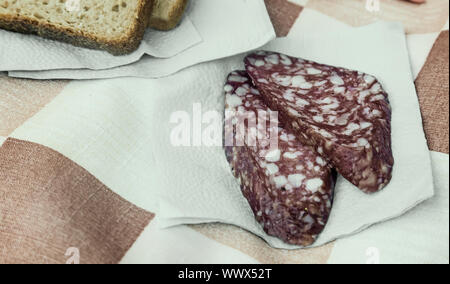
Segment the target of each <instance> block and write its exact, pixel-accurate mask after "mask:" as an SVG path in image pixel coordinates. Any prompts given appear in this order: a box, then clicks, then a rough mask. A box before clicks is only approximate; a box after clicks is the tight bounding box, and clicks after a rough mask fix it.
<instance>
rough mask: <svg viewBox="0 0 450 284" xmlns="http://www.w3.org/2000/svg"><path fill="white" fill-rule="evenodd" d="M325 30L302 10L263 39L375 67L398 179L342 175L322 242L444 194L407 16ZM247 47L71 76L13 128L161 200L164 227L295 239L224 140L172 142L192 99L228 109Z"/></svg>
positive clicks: (341, 62)
mask: <svg viewBox="0 0 450 284" xmlns="http://www.w3.org/2000/svg"><path fill="white" fill-rule="evenodd" d="M305 19H308V17H305ZM321 32H322V34H321V35H320V36H318V35H317V34H316V33H315V31H314V30H311V29H309V28H308V23H307V22H304V21H300V23H299V26H297V27H296V33H295V34H293V33H291V34H290V35H289V37H288V38H285V39H278V40H275V41H273V42H272V43H270V44H269V45H267V46H265V47H264V49H267V50H273V51H278V52H283V53H287V54H290V55H293V56H299V57H303V58H307V59H312V60H316V61H319V62H323V63H327V64H332V65H337V66H343V67H347V68H352V69H356V70H361V71H363V72H367V73H370V74H373V75H375V76H376V77H377V78H378V79H379V80H380V81H381V83H382V84H383V86H384V87H385V89H386V91H387V92H388V93H389V95H390V101H391V104H392V108H393V117H392V118H393V122H392V139H393V152H394V157H395V161H396V164H395V168H394V175H393V179H392V181H391V183H390V184H389V186H387V187H386V188H385V189H384V190H383V191H382V192H380V193H377V194H374V195H366V194H363V193H362V192H361V191H359V190H357V189H356V188H355V187H354V186H352V185H351V184H350V183H349V182H347V181H345V180H344V179H342V178H339V180H338V183H337V186H336V193H335V202H334V206H333V210H332V213H331V217H330V220H329V222H328V224H327V227H326V229H325V231H324V232H323V233H322V234H321V236H320V237H319V239H318V241H317V242H316V243H315V246H319V245H322V244H325V243H327V242H330V241H332V240H335V239H337V238H340V237H343V236H348V235H351V234H354V233H357V232H360V231H362V230H363V229H365V228H367V227H369V226H371V225H373V224H375V223H379V222H383V221H386V220H389V219H392V218H395V217H398V216H400V215H402V214H404V213H405V212H407V211H408V210H410V209H411V208H413V207H415V206H416V205H417V204H419V203H421V202H423V201H424V200H427V199H429V198H430V197H432V196H433V194H434V187H433V179H432V171H431V163H430V156H429V152H428V148H427V144H426V140H425V135H424V132H423V128H422V120H421V115H420V110H419V103H418V99H417V95H416V91H415V87H414V84H413V81H412V74H411V67H410V64H409V60H408V53H407V49H406V41H405V35H404V31H403V29H402V27H401V25H399V24H395V23H377V24H373V25H370V26H367V27H363V28H349V27H341V26H329V28H328V29H327V30H324V31H321ZM380 43H383V44H380ZM243 58H244V55H239V56H235V57H232V58H228V59H222V60H217V61H214V62H209V63H204V64H200V65H197V66H194V67H192V68H188V69H186V70H183V71H181V72H179V73H177V74H175V75H172V76H169V77H165V78H160V79H150V80H149V79H145V80H144V79H137V78H127V79H115V80H102V81H88V82H86V81H82V82H72V83H70V84H69V86H68V87H66V89H65V90H64V91H63V92H62V93H61V94H60V95H59V96H58V97H56V98H55V99H54V100H53V101H52V102H51V103H50V104H48V105H47V106H46V107H45V108H44V109H43V110H42V111H40V112H39V113H38V114H36V115H35V116H34V117H33V118H32V119H30V120H29V121H27V122H26V123H25V124H24V125H22V126H21V127H20V128H19V129H17V130H16V131H15V132H14V133H13V134H12V135H11V136H12V137H14V138H17V139H22V140H27V141H32V142H36V143H39V144H43V145H45V146H48V147H50V148H52V149H54V150H56V151H58V152H60V153H62V154H63V155H65V156H67V157H68V158H70V159H71V160H73V161H74V162H76V163H77V164H79V165H81V166H82V167H84V168H85V169H86V170H88V171H89V172H90V173H92V174H93V175H94V176H96V177H97V178H98V179H99V180H101V181H102V182H103V183H104V184H105V185H107V186H108V187H109V188H111V189H112V190H113V191H115V192H116V193H118V194H119V195H121V196H122V197H124V198H125V199H127V200H128V201H131V202H133V203H135V204H136V205H138V206H140V207H142V208H144V209H147V210H149V211H152V212H155V213H156V214H157V215H158V218H159V220H160V222H159V223H160V224H161V226H163V227H170V226H176V225H180V224H196V223H205V222H222V223H228V224H234V225H237V226H240V227H242V228H244V229H246V230H248V231H250V232H253V233H254V234H256V235H258V236H260V237H261V238H263V239H264V240H266V241H267V242H268V243H269V244H270V245H271V246H273V247H277V248H286V249H295V248H297V247H294V246H289V245H286V244H285V243H283V242H281V241H280V240H279V239H276V238H272V237H269V236H268V235H266V234H265V233H264V232H263V230H262V228H261V227H260V225H259V224H257V223H256V221H255V218H254V216H253V214H252V212H251V210H250V207H249V205H248V203H247V201H246V200H245V199H244V197H243V196H242V194H241V191H240V188H239V185H238V184H237V182H236V180H235V179H234V177H233V176H232V174H231V171H230V167H229V165H228V164H227V162H226V160H225V155H224V152H223V150H222V148H221V147H206V146H197V147H176V146H174V145H172V144H171V135H173V130H174V129H175V128H176V127H177V123H179V121H178V122H177V119H176V118H177V117H178V118H179V117H180V115H181V117H183V116H184V117H187V118H188V119H189V118H190V120H191V121H190V124H191V125H192V126H191V127H194V125H197V127H198V124H196V123H198V122H196V121H198V119H199V118H195V117H192V113H193V108H199V107H201V108H202V111H203V113H206V112H209V111H215V112H218V113H222V112H223V107H224V95H223V84H224V81H225V78H226V76H227V74H228V73H229V72H230V71H232V70H236V69H242V68H244V66H243ZM197 103H199V105H198V104H197ZM180 111H182V112H180ZM174 115H175V116H174ZM218 124H219V129H218V130H217V131H221V127H220V122H219V123H218Z"/></svg>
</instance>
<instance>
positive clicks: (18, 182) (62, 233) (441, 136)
mask: <svg viewBox="0 0 450 284" xmlns="http://www.w3.org/2000/svg"><path fill="white" fill-rule="evenodd" d="M265 2H266V5H267V7H268V11H269V15H270V17H271V20H272V22H273V24H274V27H275V30H276V32H277V35H278V36H279V37H282V36H285V35H287V34H288V33H289V31H290V29H291V27H292V26H293V25H294V23H295V22H296V21H298V19H299V18H301V16H302V12H304V11H305V10H306V9H313V10H315V11H319V12H321V13H323V14H326V15H328V16H330V17H333V18H335V19H337V20H339V21H341V22H344V23H346V24H349V25H351V26H355V27H356V26H362V25H365V24H368V23H371V22H374V21H376V20H378V19H383V20H390V21H401V22H402V23H403V24H404V26H405V29H406V32H407V34H408V37H411V38H419V39H420V38H421V36H422V35H436V38H437V40H436V41H435V42H434V46H433V47H432V48H431V51H430V52H429V55H428V57H427V58H424V59H423V61H424V64H423V67H421V70H420V72H418V75H417V77H416V79H415V84H416V87H417V93H418V99H419V101H420V106H421V111H422V116H423V121H424V129H425V133H426V136H427V139H428V143H429V148H430V150H432V151H437V152H441V153H446V154H448V153H449V97H448V96H449V95H448V94H449V32H448V29H447V31H442V28H443V27H444V25H445V23H446V22H447V21H448V0H429V1H428V2H427V4H425V5H413V4H409V3H407V2H406V1H401V0H383V1H382V6H381V10H380V11H379V12H376V13H373V12H369V11H367V10H366V9H365V6H364V5H361V0H333V1H330V0H291V1H287V0H265ZM430 46H431V45H430ZM427 53H428V52H427ZM424 57H426V56H424ZM69 82H70V81H67V80H46V81H35V80H26V79H14V78H9V77H7V76H5V75H0V138H2V136H3V137H8V136H9V135H10V134H11V133H12V132H13V131H14V130H15V129H17V128H18V127H20V126H21V125H22V124H23V123H24V122H25V121H27V120H28V119H29V118H31V117H32V116H33V115H34V114H36V113H37V112H39V110H41V109H42V108H43V107H44V106H45V105H47V104H48V103H49V102H51V101H52V100H53V99H54V98H55V97H56V96H58V94H59V93H60V92H61V91H62V89H63V88H64V87H65V86H66V85H67V84H68V83H69ZM1 141H2V139H0V144H1ZM4 146H5V145H4ZM0 149H1V151H0V169H6V171H8V170H9V171H10V174H11V176H14V178H12V179H9V180H8V181H7V182H10V184H9V185H8V186H10V187H9V188H7V192H8V195H2V190H3V188H1V187H0V199H1V198H2V197H3V198H4V197H5V196H8V198H9V199H6V201H8V202H4V201H5V200H4V199H3V200H2V203H0V211H1V210H10V212H13V214H10V217H11V218H13V219H14V218H16V219H17V218H19V217H20V216H21V215H20V214H22V213H23V214H25V213H27V212H28V211H26V210H25V209H27V208H28V209H29V212H28V213H27V214H29V215H27V216H25V217H26V218H25V217H24V216H22V217H24V218H22V219H20V221H18V222H16V221H17V220H16V219H14V220H13V219H11V220H12V221H11V222H10V223H7V224H6V225H11V227H6V228H2V225H3V224H2V223H0V252H1V251H3V252H4V251H5V250H6V251H7V252H8V249H11V251H10V253H11V255H9V256H7V258H2V257H4V256H3V255H2V254H1V253H0V263H1V262H2V261H4V262H38V263H39V262H42V258H40V257H41V256H44V257H46V259H48V260H49V262H58V261H59V260H60V258H61V257H62V258H63V259H65V258H64V252H65V250H66V248H65V247H63V246H65V245H66V240H65V237H71V236H73V237H74V238H76V237H77V236H82V240H83V242H82V244H80V245H81V246H84V247H82V249H85V253H89V254H90V256H89V257H88V256H85V258H84V259H85V261H88V262H94V263H95V262H102V263H103V262H112V263H114V262H118V261H119V260H120V259H121V258H122V256H123V254H125V252H127V251H128V250H129V248H130V246H131V245H132V244H133V243H134V242H135V241H136V238H137V237H138V236H139V235H140V234H141V233H142V232H143V233H142V235H141V237H139V239H138V241H137V242H136V243H138V245H135V246H134V247H135V249H137V250H139V249H141V246H140V245H142V244H144V248H148V246H151V244H152V243H155V244H154V245H155V250H156V251H158V250H159V251H162V250H164V252H165V253H166V254H167V253H170V251H171V249H172V250H173V251H174V257H176V256H178V255H179V254H180V253H181V254H182V253H183V250H184V253H186V254H187V252H186V250H187V249H189V248H197V249H198V251H201V250H202V249H203V248H204V247H205V246H207V245H209V246H210V248H214V249H212V250H214V251H216V252H221V253H223V254H224V255H225V254H228V253H233V256H234V257H236V253H237V252H238V251H239V252H242V253H243V255H244V256H249V257H251V258H252V259H254V260H257V261H258V262H261V263H326V262H327V261H328V260H329V258H330V255H331V254H332V251H333V250H334V249H335V248H336V246H335V244H334V243H331V244H328V245H325V246H323V247H320V248H315V249H311V250H299V251H285V250H276V249H273V248H271V247H269V246H267V245H266V244H265V243H264V242H263V241H262V240H261V239H259V238H258V237H256V236H254V235H252V234H250V233H248V232H245V231H243V230H242V229H239V228H236V227H233V226H229V225H222V224H206V225H196V226H189V227H187V226H183V227H182V228H178V229H177V230H179V231H178V233H177V232H175V233H173V234H171V233H170V232H162V231H157V230H156V229H155V227H154V226H149V227H147V229H145V231H143V230H144V228H146V226H147V224H148V222H150V221H151V219H152V218H153V217H154V216H153V214H151V213H149V212H143V211H142V210H139V209H138V208H136V207H135V206H133V205H132V204H129V203H128V202H127V201H125V200H122V199H120V198H119V197H118V196H116V195H114V194H113V193H112V191H110V190H109V189H108V188H107V187H105V186H104V185H103V184H101V182H100V181H99V180H98V179H96V178H95V177H93V176H91V175H90V174H89V173H88V172H86V171H85V170H84V169H82V168H81V167H79V166H78V165H76V164H75V163H74V162H73V161H69V159H67V158H65V157H63V156H62V155H60V154H58V153H55V152H54V151H52V150H50V149H46V148H44V147H42V146H40V145H35V144H31V143H27V142H25V141H15V140H10V141H9V142H7V147H1V148H0ZM18 153H19V154H18ZM23 153H28V154H29V155H28V156H27V159H21V158H20V156H21V155H23ZM2 155H3V157H4V158H7V159H10V161H9V163H6V162H8V161H6V162H5V163H3V164H2ZM444 156H447V155H444ZM43 157H44V158H43ZM447 157H448V156H447ZM447 159H448V158H447ZM54 164H57V165H60V168H64V169H66V170H67V171H66V173H67V175H57V174H56V173H54V172H51V171H49V169H53V168H54V166H53V165H54ZM5 165H6V166H5ZM24 170H29V171H28V173H29V177H26V176H24V175H23V174H22V171H24ZM55 171H57V169H55ZM38 173H39V174H40V175H41V177H42V176H49V177H53V180H52V184H50V183H47V182H46V179H45V178H42V179H32V180H31V178H32V177H35V176H39V175H38ZM1 174H2V172H1V171H0V177H1ZM6 174H7V173H6ZM447 175H448V172H447ZM22 179H23V180H22ZM71 180H77V186H78V188H76V189H77V190H78V191H76V190H72V188H71V187H70V186H73V184H71V183H70V181H71ZM0 181H3V180H2V179H1V178H0ZM27 186H30V187H29V188H28V187H27ZM51 186H55V187H51ZM38 187H39V189H41V190H42V191H43V192H46V191H49V192H50V193H49V195H48V197H49V199H48V200H50V201H52V200H53V203H51V204H48V203H45V202H46V201H48V200H47V199H46V200H40V201H39V200H35V199H33V197H32V195H29V194H27V193H24V192H25V191H26V190H34V188H38ZM56 189H58V190H56ZM52 190H53V191H52ZM58 194H59V195H58ZM93 195H95V196H96V202H95V204H94V205H92V204H91V203H90V202H89V201H90V196H93ZM14 197H16V199H14ZM50 197H51V198H50ZM55 200H57V201H58V202H59V203H60V204H66V205H67V204H69V205H70V206H65V207H61V206H58V204H57V202H55ZM447 200H448V199H447ZM75 201H78V202H80V203H82V204H83V207H79V208H78V207H76V206H75V205H76V204H73V203H74V202H75ZM14 202H16V203H14ZM42 202H43V203H42ZM39 204H44V205H45V206H43V207H39V206H37V205H39ZM85 204H87V205H92V206H91V207H90V206H85ZM2 206H3V207H2ZM2 208H3V209H2ZM5 208H6V209H5ZM22 208H25V209H24V210H22ZM28 209H27V210H28ZM112 209H117V210H112ZM119 209H123V210H125V209H126V211H120V210H119ZM435 209H436V208H435ZM22 211H23V212H22ZM447 211H448V206H447ZM3 212H5V211H3ZM6 212H8V211H6ZM30 212H31V213H30ZM76 213H77V214H78V215H83V216H84V218H83V219H73V218H70V222H71V223H70V224H72V226H66V224H64V225H61V224H58V223H56V221H55V220H54V219H53V218H50V217H48V218H47V219H45V220H40V222H35V221H34V220H35V219H33V218H34V215H36V216H56V215H58V216H62V215H64V216H74V215H75V214H76ZM30 214H31V215H33V214H34V215H33V216H30ZM16 215H17V216H16ZM447 216H448V212H447ZM105 220H109V222H106V221H105ZM113 221H114V222H113ZM414 222H416V221H414ZM111 224H115V225H114V227H108V226H109V225H111ZM414 224H416V223H414ZM92 226H96V227H95V228H96V230H92ZM125 229H126V230H125ZM47 230H52V232H54V234H53V235H52V237H54V239H52V240H51V241H52V242H51V243H50V245H48V246H44V245H43V244H45V243H48V242H49V239H48V238H47V237H46V236H44V235H45V234H44V235H42V234H37V233H36V234H34V233H32V232H47ZM105 232H106V233H105ZM193 232H196V233H197V234H194V233H193ZM198 233H199V234H198ZM170 234H171V235H170ZM382 235H383V234H382ZM18 236H20V237H18ZM24 236H25V237H24ZM26 236H28V237H26ZM60 237H64V238H63V239H59V238H60ZM205 237H206V238H205ZM158 238H159V240H162V239H166V238H167V239H170V238H172V242H169V241H168V242H167V244H166V243H165V242H156V241H153V240H155V239H158ZM444 239H446V240H447V247H448V233H447V237H446V238H444ZM119 240H120V242H119ZM139 240H141V241H139ZM174 240H175V241H174ZM58 241H60V243H58ZM178 243H180V245H177V244H178ZM165 244H166V245H167V247H164V245H165ZM2 245H3V246H2ZM60 246H61V247H60ZM105 246H114V247H115V250H108V251H101V250H97V251H95V250H92V249H90V248H101V247H105ZM161 247H163V249H161ZM172 247H173V248H172ZM20 248H23V249H26V250H25V251H24V252H23V253H24V254H30V255H29V256H27V255H26V256H24V255H22V254H20V253H21V251H20ZM230 248H233V249H235V250H231V249H230ZM31 249H35V250H36V251H35V252H38V253H36V254H34V255H33V254H32V251H31ZM139 252H140V253H142V252H143V250H141V251H139ZM190 253H191V255H192V257H193V256H194V255H196V254H197V251H195V249H193V250H192V251H191V252H190ZM36 256H37V257H38V258H34V257H36ZM165 257H167V255H164V256H163V259H166V258H165ZM153 258H154V257H153ZM86 259H87V260H86ZM221 259H223V257H222V256H221ZM235 259H236V258H233V260H235ZM243 259H244V260H245V259H246V258H243ZM446 261H447V262H448V259H447V260H446Z"/></svg>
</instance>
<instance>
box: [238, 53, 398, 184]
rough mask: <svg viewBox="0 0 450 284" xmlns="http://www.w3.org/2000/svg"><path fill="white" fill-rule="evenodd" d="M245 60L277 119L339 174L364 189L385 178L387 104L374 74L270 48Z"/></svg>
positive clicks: (389, 159)
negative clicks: (274, 50)
mask: <svg viewBox="0 0 450 284" xmlns="http://www.w3.org/2000/svg"><path fill="white" fill-rule="evenodd" d="M245 64H246V69H247V72H248V74H249V75H250V77H251V78H252V80H253V82H254V84H255V85H256V87H257V88H258V90H259V91H260V92H261V95H262V97H263V98H264V101H265V103H267V104H268V106H269V107H270V108H272V109H273V110H277V111H279V112H280V120H281V122H282V123H284V125H285V126H286V127H289V128H290V129H291V130H292V131H293V132H294V133H295V134H296V136H297V138H298V139H299V140H300V141H301V142H302V143H304V144H306V145H310V146H312V147H314V148H315V150H316V151H317V152H318V153H319V154H321V155H322V156H323V157H324V158H326V159H327V160H328V161H329V162H330V163H331V164H332V165H333V166H334V167H335V168H336V169H337V171H338V172H339V173H340V174H341V175H342V176H344V177H345V178H346V179H347V180H349V181H350V182H351V183H353V184H354V185H356V186H357V187H358V188H360V189H361V190H362V191H364V192H366V193H373V192H376V191H379V190H381V189H382V188H384V187H385V186H386V185H387V184H388V183H389V182H390V180H391V178H392V168H393V165H394V158H393V155H392V149H391V108H390V105H389V101H388V95H387V94H386V92H385V91H384V90H383V88H382V86H381V84H380V83H379V82H378V80H377V79H376V78H375V77H373V76H371V75H368V74H364V73H361V72H358V71H351V70H348V69H344V68H337V67H332V66H327V65H323V64H318V63H315V62H312V61H307V60H303V59H299V58H294V57H289V56H286V55H283V54H278V53H274V52H264V51H262V52H256V53H254V54H251V55H249V56H247V57H246V59H245Z"/></svg>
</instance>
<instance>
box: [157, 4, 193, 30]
mask: <svg viewBox="0 0 450 284" xmlns="http://www.w3.org/2000/svg"><path fill="white" fill-rule="evenodd" d="M187 3H188V0H155V2H154V3H153V10H152V14H151V17H150V23H149V27H151V28H154V29H157V30H162V31H167V30H171V29H173V28H175V27H176V26H177V24H178V23H179V22H180V20H181V18H182V16H183V13H184V10H186V6H187Z"/></svg>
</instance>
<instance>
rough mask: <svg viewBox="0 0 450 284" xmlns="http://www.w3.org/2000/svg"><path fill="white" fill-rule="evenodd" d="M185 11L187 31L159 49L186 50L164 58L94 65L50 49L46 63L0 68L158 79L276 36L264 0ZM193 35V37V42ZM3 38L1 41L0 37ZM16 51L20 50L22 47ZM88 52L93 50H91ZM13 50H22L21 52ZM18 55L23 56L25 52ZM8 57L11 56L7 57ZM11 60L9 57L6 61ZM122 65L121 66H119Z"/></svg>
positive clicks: (211, 1)
mask: <svg viewBox="0 0 450 284" xmlns="http://www.w3.org/2000/svg"><path fill="white" fill-rule="evenodd" d="M186 15H187V18H186V19H185V20H184V25H185V27H184V29H185V30H187V32H185V31H184V30H183V26H182V27H179V28H178V31H177V32H175V33H176V35H177V36H178V38H176V40H175V39H173V38H171V37H168V39H166V41H167V42H166V41H164V40H163V41H161V42H162V43H161V44H160V47H161V48H160V49H158V50H159V51H161V50H163V49H164V47H165V45H166V44H170V45H171V46H172V44H173V46H172V47H176V46H180V48H179V49H181V50H178V51H183V50H184V51H183V52H181V53H180V52H178V53H170V54H165V55H171V56H170V58H167V57H169V56H164V57H166V58H161V56H159V57H158V56H144V57H142V58H141V56H136V55H132V56H131V57H132V59H133V60H130V61H129V62H128V63H131V62H134V61H137V60H139V58H141V59H140V60H139V61H137V62H135V63H134V64H128V65H126V64H117V65H114V66H111V65H109V67H108V66H106V65H104V64H103V65H102V66H101V68H94V67H96V66H97V65H94V66H92V65H86V62H90V61H91V58H90V57H86V56H85V55H86V54H84V55H83V56H80V57H81V58H82V59H80V57H77V58H78V60H75V59H74V58H72V59H73V60H72V62H67V59H66V57H65V56H58V57H55V56H52V55H50V54H47V55H46V57H47V59H46V62H42V61H43V60H39V62H37V64H36V65H34V68H29V67H27V66H28V65H26V64H25V63H24V64H22V65H21V66H15V65H12V66H11V65H6V64H5V66H6V67H8V68H5V67H2V65H3V64H1V63H0V70H8V71H13V72H9V75H10V76H13V77H23V78H32V79H58V78H59V79H95V78H115V77H125V76H135V77H147V78H158V77H162V76H167V75H170V74H173V73H175V72H177V71H179V70H181V69H184V68H186V67H189V66H192V65H195V64H198V63H201V62H206V61H210V60H214V59H218V58H223V57H227V56H232V55H236V54H239V53H242V52H246V51H248V50H251V49H255V48H258V47H260V46H262V45H264V44H266V43H267V42H269V41H270V40H272V39H273V38H275V32H274V29H273V26H272V23H271V21H270V18H269V16H268V14H267V10H266V6H265V4H264V1H263V0H252V1H247V0H227V1H223V0H193V1H191V4H190V5H189V7H188V9H187V11H186ZM229 15H233V18H232V19H233V20H230V17H229ZM189 19H190V20H192V23H193V25H194V26H195V29H196V30H197V32H198V33H199V36H198V35H196V34H193V30H192V26H191V25H190V22H189ZM199 38H201V42H200V43H198V42H199V41H198V39H199ZM0 39H1V37H0ZM178 39H179V42H178ZM190 40H192V41H193V42H190ZM148 41H149V44H150V45H155V44H158V43H157V42H158V41H160V39H159V38H156V39H155V38H152V37H150V36H149V39H148ZM0 42H2V41H1V40H0ZM188 43H197V44H196V45H195V46H193V47H191V48H188V49H186V48H181V46H183V45H184V46H186V47H188V46H192V44H191V45H189V44H188ZM22 44H23V43H22ZM59 45H60V44H58V46H59ZM0 46H1V45H0ZM31 47H33V48H34V46H30V47H29V48H31ZM72 49H73V48H71V50H72ZM13 50H21V51H22V50H23V48H19V49H13ZM85 52H87V53H92V51H85ZM41 53H42V52H41ZM94 53H95V52H94ZM12 54H13V55H16V56H17V55H18V54H17V52H16V53H12ZM20 54H21V55H22V52H21V53H20ZM95 54H96V53H95ZM10 55H11V54H10ZM151 55H153V54H151ZM23 56H24V60H23V61H24V62H27V59H28V60H29V59H33V58H34V57H29V58H28V55H27V54H26V53H24V54H23ZM0 58H1V55H0ZM6 59H8V58H7V57H6V56H5V60H6ZM11 60H12V59H8V61H11ZM33 60H35V59H33ZM102 60H104V59H102V58H99V59H98V60H96V61H98V62H103V61H102ZM0 62H2V60H0ZM69 63H70V64H69ZM118 65H120V67H116V66H118ZM11 67H14V68H11ZM112 67H115V68H112ZM106 68H108V69H106ZM93 69H103V70H93ZM30 70H31V71H30ZM39 70H42V71H39Z"/></svg>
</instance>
